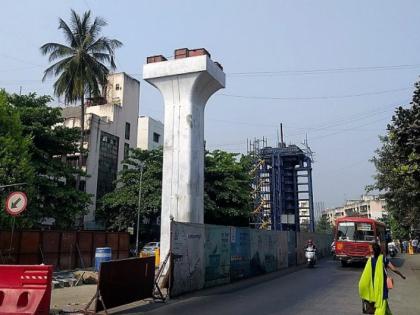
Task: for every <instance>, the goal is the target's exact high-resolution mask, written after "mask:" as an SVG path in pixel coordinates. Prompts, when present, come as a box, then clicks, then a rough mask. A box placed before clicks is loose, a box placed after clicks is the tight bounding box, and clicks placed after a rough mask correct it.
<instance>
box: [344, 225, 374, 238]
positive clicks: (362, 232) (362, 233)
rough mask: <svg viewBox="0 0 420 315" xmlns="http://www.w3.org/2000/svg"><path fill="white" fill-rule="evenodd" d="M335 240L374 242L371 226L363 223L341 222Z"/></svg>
mask: <svg viewBox="0 0 420 315" xmlns="http://www.w3.org/2000/svg"><path fill="white" fill-rule="evenodd" d="M337 239H338V240H339V241H368V242H370V241H374V240H375V235H374V230H373V227H372V224H370V223H364V222H341V223H340V224H339V225H338V231H337Z"/></svg>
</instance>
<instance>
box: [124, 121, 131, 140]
mask: <svg viewBox="0 0 420 315" xmlns="http://www.w3.org/2000/svg"><path fill="white" fill-rule="evenodd" d="M125 139H126V140H130V123H128V122H126V123H125Z"/></svg>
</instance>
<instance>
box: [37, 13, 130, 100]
mask: <svg viewBox="0 0 420 315" xmlns="http://www.w3.org/2000/svg"><path fill="white" fill-rule="evenodd" d="M106 25H107V23H106V21H105V20H104V19H102V18H100V17H96V18H95V19H94V20H93V21H92V17H91V12H90V11H86V12H85V13H84V14H83V15H79V14H77V12H75V11H74V10H71V17H70V23H66V22H65V21H64V20H63V19H61V18H60V19H59V24H58V28H59V29H60V30H61V31H63V35H64V38H65V41H66V44H60V43H46V44H44V45H42V46H41V53H42V54H44V55H49V58H48V60H49V61H50V62H54V61H56V63H54V64H53V65H51V66H49V67H48V68H47V69H46V70H45V72H44V79H45V78H46V77H48V76H57V77H58V79H57V81H56V82H55V83H54V92H55V94H56V95H57V96H61V95H64V97H65V101H66V102H68V103H75V102H77V101H79V100H82V99H83V97H84V95H93V96H98V95H99V94H100V91H101V87H103V86H104V85H105V83H106V81H107V75H108V73H109V69H108V68H111V69H115V68H116V66H115V60H114V58H115V49H116V48H118V47H121V46H122V43H121V42H120V41H118V40H116V39H109V38H107V37H105V36H102V35H101V31H102V28H103V27H104V26H106ZM57 60H58V61H57ZM82 103H83V102H82ZM82 106H83V104H82Z"/></svg>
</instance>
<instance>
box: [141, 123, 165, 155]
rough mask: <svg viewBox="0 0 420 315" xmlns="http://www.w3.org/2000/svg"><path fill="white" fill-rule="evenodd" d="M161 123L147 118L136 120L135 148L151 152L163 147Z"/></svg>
mask: <svg viewBox="0 0 420 315" xmlns="http://www.w3.org/2000/svg"><path fill="white" fill-rule="evenodd" d="M163 129H164V127H163V123H161V122H160V121H158V120H155V119H153V118H151V117H148V116H140V117H139V120H138V131H137V147H138V148H140V149H142V150H153V149H157V148H158V147H161V146H163Z"/></svg>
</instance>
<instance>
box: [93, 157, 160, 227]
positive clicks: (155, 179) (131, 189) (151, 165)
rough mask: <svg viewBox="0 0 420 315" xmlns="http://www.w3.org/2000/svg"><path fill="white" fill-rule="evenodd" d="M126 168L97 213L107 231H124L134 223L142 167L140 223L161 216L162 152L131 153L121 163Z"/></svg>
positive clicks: (102, 201) (153, 220)
mask: <svg viewBox="0 0 420 315" xmlns="http://www.w3.org/2000/svg"><path fill="white" fill-rule="evenodd" d="M123 163H124V164H125V165H127V166H128V168H126V169H124V170H122V171H121V173H120V176H119V179H118V180H117V185H116V189H115V190H114V191H113V192H110V193H108V194H106V195H105V196H104V197H103V198H102V199H101V201H100V207H99V209H98V211H97V217H98V219H100V220H102V221H103V222H104V224H105V226H106V228H107V229H111V230H118V231H121V230H126V229H127V228H128V227H132V226H134V225H135V224H136V222H137V209H138V197H139V188H140V173H141V172H140V171H141V163H143V176H142V186H141V188H142V192H141V202H140V220H141V221H140V222H143V220H144V219H148V220H150V221H151V222H155V221H156V218H157V217H159V216H160V205H161V191H162V150H161V149H157V150H151V151H146V150H141V149H131V150H130V155H129V157H128V158H127V159H126V160H124V161H123Z"/></svg>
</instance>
